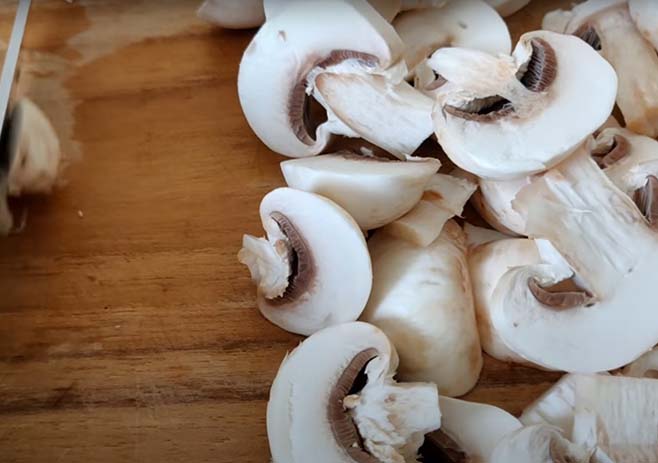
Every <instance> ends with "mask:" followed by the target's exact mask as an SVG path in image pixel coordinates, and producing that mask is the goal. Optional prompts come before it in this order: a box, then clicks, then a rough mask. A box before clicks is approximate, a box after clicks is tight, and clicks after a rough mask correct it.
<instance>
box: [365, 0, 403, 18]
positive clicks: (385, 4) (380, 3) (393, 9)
mask: <svg viewBox="0 0 658 463" xmlns="http://www.w3.org/2000/svg"><path fill="white" fill-rule="evenodd" d="M368 3H370V4H371V5H372V7H373V8H374V9H375V10H377V12H378V13H379V14H380V15H382V17H383V18H384V19H385V20H386V21H388V22H392V21H393V19H394V18H395V17H396V16H397V15H398V13H399V12H400V7H401V6H402V1H401V0H368Z"/></svg>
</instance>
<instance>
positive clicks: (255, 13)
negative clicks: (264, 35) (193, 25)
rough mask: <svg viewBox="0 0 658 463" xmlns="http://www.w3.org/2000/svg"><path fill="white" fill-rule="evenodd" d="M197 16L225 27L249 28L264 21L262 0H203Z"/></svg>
mask: <svg viewBox="0 0 658 463" xmlns="http://www.w3.org/2000/svg"><path fill="white" fill-rule="evenodd" d="M197 16H199V18H201V19H203V20H204V21H208V22H211V23H213V24H217V25H218V26H221V27H225V28H227V29H250V28H252V27H258V26H260V25H261V24H263V23H264V22H265V11H264V10H263V0H246V1H245V0H205V1H204V2H203V4H202V5H201V6H200V7H199V9H198V10H197Z"/></svg>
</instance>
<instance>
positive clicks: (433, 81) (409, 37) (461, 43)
mask: <svg viewBox="0 0 658 463" xmlns="http://www.w3.org/2000/svg"><path fill="white" fill-rule="evenodd" d="M393 26H394V27H395V30H396V31H397V32H398V34H399V35H400V38H401V39H402V41H403V42H404V44H405V45H406V46H407V48H406V51H405V54H404V59H405V61H406V63H407V68H408V69H409V71H411V73H414V72H416V71H417V70H419V71H420V72H419V73H418V75H417V79H416V87H417V88H419V89H428V88H432V87H436V86H437V85H438V83H437V76H436V75H435V74H434V72H432V70H431V69H430V68H429V67H427V64H426V60H427V57H428V56H430V55H431V54H432V53H433V52H434V51H436V50H437V49H439V48H441V47H446V46H447V47H464V48H475V49H478V50H482V51H485V52H488V53H492V54H497V53H505V54H509V53H510V51H511V49H512V43H511V39H510V34H509V31H508V30H507V25H506V24H505V21H503V19H502V18H501V17H500V15H499V14H498V13H497V12H496V11H495V10H494V9H493V8H492V7H490V6H489V5H487V4H486V3H485V2H484V1H483V0H459V1H451V2H449V3H447V4H446V5H445V6H443V7H441V8H431V9H423V10H413V11H407V12H405V13H402V14H400V15H399V16H398V17H397V18H396V19H395V21H394V22H393ZM419 68H422V69H419ZM428 71H429V72H428Z"/></svg>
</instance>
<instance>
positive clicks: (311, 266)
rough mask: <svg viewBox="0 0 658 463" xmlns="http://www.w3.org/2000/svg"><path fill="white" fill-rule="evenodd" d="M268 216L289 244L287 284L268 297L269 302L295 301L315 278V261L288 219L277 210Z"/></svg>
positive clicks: (285, 302)
mask: <svg viewBox="0 0 658 463" xmlns="http://www.w3.org/2000/svg"><path fill="white" fill-rule="evenodd" d="M270 217H271V218H272V220H274V221H275V222H276V223H277V225H278V226H279V228H280V229H281V232H282V233H283V234H284V235H285V236H286V238H287V239H288V245H289V249H288V251H289V253H290V276H289V277H288V286H287V287H286V291H285V292H284V293H283V295H281V296H279V297H277V298H274V299H270V303H272V304H276V305H282V304H287V303H290V302H293V301H295V300H296V299H297V298H299V297H300V296H301V295H302V294H304V293H305V292H306V291H308V289H309V288H310V286H311V283H312V282H313V279H314V278H315V263H314V261H313V254H312V253H311V249H310V247H309V246H308V244H307V243H306V240H304V237H303V236H302V235H301V234H300V233H299V231H297V228H295V226H294V224H293V223H292V222H291V221H290V219H288V217H286V216H285V215H284V214H282V213H281V212H278V211H275V212H272V213H271V214H270Z"/></svg>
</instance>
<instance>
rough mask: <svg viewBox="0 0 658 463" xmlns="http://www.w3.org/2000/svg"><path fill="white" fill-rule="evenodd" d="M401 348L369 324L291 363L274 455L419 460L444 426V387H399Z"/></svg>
mask: <svg viewBox="0 0 658 463" xmlns="http://www.w3.org/2000/svg"><path fill="white" fill-rule="evenodd" d="M397 366H398V357H397V355H396V352H395V348H394V347H393V345H392V344H391V342H390V341H389V340H388V339H387V337H386V335H385V334H384V333H383V332H382V331H381V330H379V329H378V328H376V327H374V326H372V325H369V324H367V323H361V322H354V323H346V324H342V325H338V326H333V327H331V328H327V329H324V330H322V331H319V332H317V333H315V334H314V335H313V336H311V337H309V338H308V339H306V340H305V341H304V342H302V343H301V344H300V346H299V347H297V348H296V349H295V350H294V351H292V352H291V353H290V354H289V355H288V356H287V357H286V358H285V359H284V361H283V363H282V364H281V367H280V368H279V372H278V373H277V376H276V378H275V379H274V383H273V384H272V389H271V390H270V400H269V403H268V406H267V434H268V437H269V441H270V449H271V452H272V458H273V459H274V461H275V462H280V463H308V462H311V461H312V462H317V463H379V462H381V463H404V462H409V463H410V462H415V461H416V459H417V455H418V449H419V448H420V446H421V445H422V443H423V440H424V435H425V434H427V433H429V432H431V431H434V430H435V429H437V428H439V426H440V424H441V414H440V412H439V397H438V392H437V389H436V386H435V385H433V384H429V383H407V384H398V383H396V382H395V381H394V380H393V379H392V378H393V376H394V375H395V371H396V369H397Z"/></svg>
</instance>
